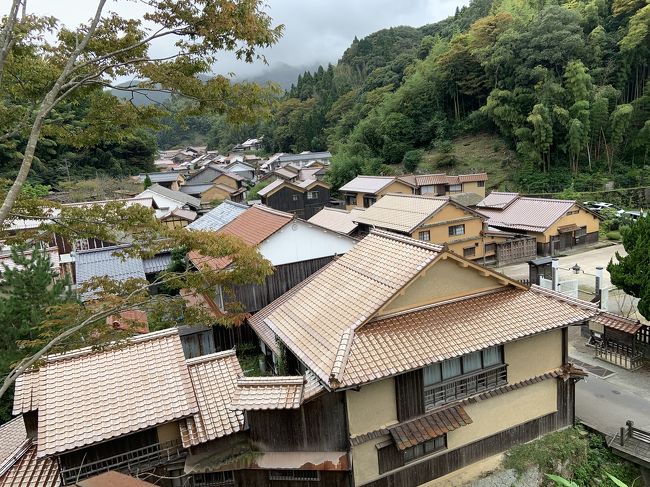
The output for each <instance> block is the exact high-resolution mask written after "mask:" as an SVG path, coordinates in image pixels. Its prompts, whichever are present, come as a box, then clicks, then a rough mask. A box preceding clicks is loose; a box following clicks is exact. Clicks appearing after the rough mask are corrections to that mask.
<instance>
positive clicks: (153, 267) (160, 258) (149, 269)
mask: <svg viewBox="0 0 650 487" xmlns="http://www.w3.org/2000/svg"><path fill="white" fill-rule="evenodd" d="M171 262H172V254H171V252H165V253H162V254H158V255H154V256H153V257H149V258H147V259H143V260H142V267H143V268H144V273H145V274H153V273H155V272H162V271H164V270H167V268H168V267H169V264H171Z"/></svg>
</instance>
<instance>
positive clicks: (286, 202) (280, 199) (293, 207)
mask: <svg viewBox="0 0 650 487" xmlns="http://www.w3.org/2000/svg"><path fill="white" fill-rule="evenodd" d="M294 195H295V196H297V197H298V199H297V200H295V201H294V199H293V197H294ZM306 197H307V196H306V194H305V193H304V192H302V191H296V190H295V189H291V188H289V187H284V188H281V189H279V190H278V191H276V192H275V193H273V194H272V195H270V196H268V197H262V203H264V204H265V205H267V206H270V207H271V208H274V209H276V210H280V211H287V212H289V213H294V214H295V215H297V216H299V217H300V218H304V209H305V198H306Z"/></svg>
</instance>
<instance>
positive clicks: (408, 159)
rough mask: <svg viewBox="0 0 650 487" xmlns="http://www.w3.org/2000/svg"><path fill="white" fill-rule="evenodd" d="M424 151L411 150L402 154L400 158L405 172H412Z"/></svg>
mask: <svg viewBox="0 0 650 487" xmlns="http://www.w3.org/2000/svg"><path fill="white" fill-rule="evenodd" d="M423 153H424V151H422V150H411V151H408V152H407V153H406V154H404V158H403V159H402V164H403V166H404V170H405V171H406V172H409V173H412V172H415V170H416V169H417V167H418V165H419V164H420V163H421V162H422V155H423Z"/></svg>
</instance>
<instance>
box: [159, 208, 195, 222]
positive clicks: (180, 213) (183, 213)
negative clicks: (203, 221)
mask: <svg viewBox="0 0 650 487" xmlns="http://www.w3.org/2000/svg"><path fill="white" fill-rule="evenodd" d="M196 215H197V213H196V211H192V210H184V209H182V208H176V209H173V210H172V211H170V212H169V213H167V214H166V215H163V216H161V217H160V219H161V220H164V219H166V218H173V217H178V218H182V219H183V220H187V221H190V222H193V221H194V220H196Z"/></svg>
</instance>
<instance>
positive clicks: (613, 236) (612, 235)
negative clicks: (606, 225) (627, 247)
mask: <svg viewBox="0 0 650 487" xmlns="http://www.w3.org/2000/svg"><path fill="white" fill-rule="evenodd" d="M605 237H607V240H616V241H618V240H621V232H619V231H617V230H614V231H611V232H607V234H606V235H605Z"/></svg>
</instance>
